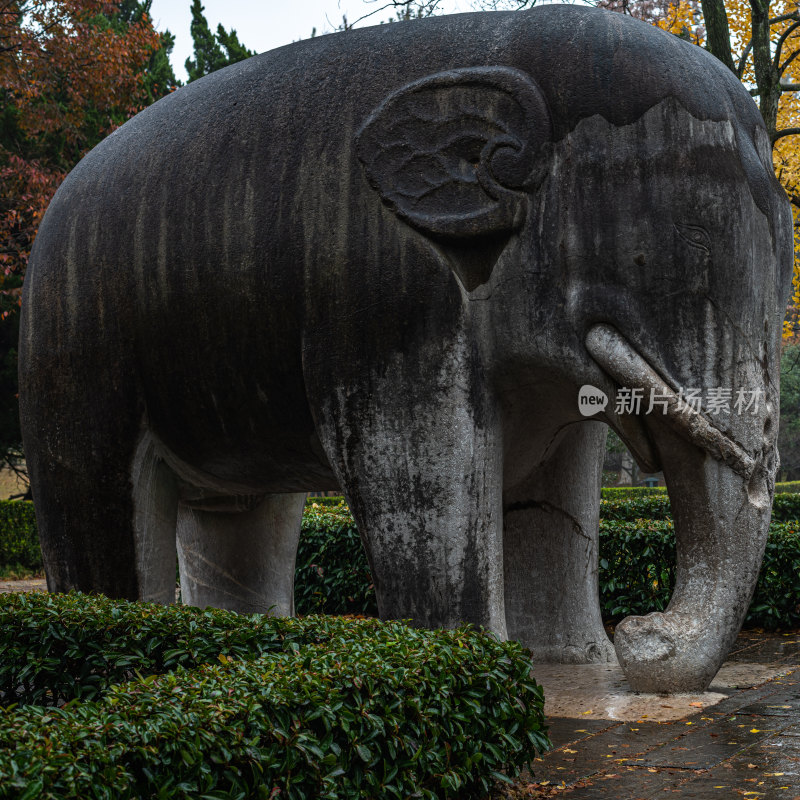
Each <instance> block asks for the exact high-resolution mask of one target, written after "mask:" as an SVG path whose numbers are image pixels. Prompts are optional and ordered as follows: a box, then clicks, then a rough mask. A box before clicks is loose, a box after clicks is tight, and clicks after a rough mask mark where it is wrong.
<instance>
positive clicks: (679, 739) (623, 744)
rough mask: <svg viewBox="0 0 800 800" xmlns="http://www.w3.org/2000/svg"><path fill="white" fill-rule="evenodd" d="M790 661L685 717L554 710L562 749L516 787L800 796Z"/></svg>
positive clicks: (799, 709)
mask: <svg viewBox="0 0 800 800" xmlns="http://www.w3.org/2000/svg"><path fill="white" fill-rule="evenodd" d="M750 644H752V642H751V643H750ZM748 648H749V649H750V652H753V648H750V647H749V645H748ZM780 649H782V648H779V647H775V646H765V647H760V651H759V652H760V655H759V656H758V657H764V658H766V657H769V656H770V654H775V653H776V652H777V653H778V654H779V656H780V657H781V658H782V655H781V654H780V652H779V651H780ZM782 666H783V667H784V669H783V671H782V674H781V675H779V676H778V677H774V678H772V679H771V680H767V681H766V682H764V683H763V684H760V685H758V686H755V687H753V688H747V689H739V688H731V689H729V690H728V691H729V695H728V696H727V697H726V699H725V700H724V701H723V702H724V706H723V703H720V704H718V705H717V706H714V707H712V708H707V709H703V710H701V712H700V713H699V714H693V715H691V716H687V717H685V718H683V719H680V720H671V721H665V722H653V721H650V720H644V721H637V722H614V721H607V722H606V724H605V725H604V722H603V720H600V719H583V720H581V719H563V718H562V719H551V720H549V722H550V723H551V725H552V729H551V731H552V735H551V738H552V740H553V744H554V749H553V750H552V751H551V752H549V753H546V754H545V755H544V756H543V757H541V758H538V759H536V760H535V761H534V763H533V764H532V765H531V766H532V768H533V775H531V774H523V776H521V777H522V779H521V781H520V786H523V787H524V788H523V789H522V790H521V791H520V793H519V794H517V795H513V796H514V797H519V798H551V797H560V796H562V795H563V797H564V798H568V799H569V800H607V799H608V800H610V799H611V798H614V800H657V799H658V798H671V797H676V798H681V800H683V798H686V800H709V799H716V798H721V799H722V798H724V799H725V800H730V799H731V798H733V799H736V800H738V798H742V797H744V798H746V800H760V798H766V800H772V798H775V799H776V800H800V669H797V668H796V671H789V672H788V673H787V672H786V670H785V667H786V663H785V662H783V664H782ZM753 674H758V673H756V672H754V673H753ZM760 674H761V675H764V674H766V673H760ZM661 699H665V698H661ZM671 702H672V698H669V699H668V700H667V704H671ZM721 707H722V708H721Z"/></svg>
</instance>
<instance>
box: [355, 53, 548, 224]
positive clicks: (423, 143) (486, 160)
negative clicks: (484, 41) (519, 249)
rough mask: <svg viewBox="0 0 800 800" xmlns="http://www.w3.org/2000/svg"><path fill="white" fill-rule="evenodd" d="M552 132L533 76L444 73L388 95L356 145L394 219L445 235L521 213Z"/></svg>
mask: <svg viewBox="0 0 800 800" xmlns="http://www.w3.org/2000/svg"><path fill="white" fill-rule="evenodd" d="M551 138H552V126H551V122H550V114H549V112H548V109H547V104H546V102H545V99H544V97H543V95H542V93H541V91H540V89H539V87H538V86H537V85H536V83H535V82H534V81H533V79H532V78H531V77H530V76H529V75H527V74H526V73H524V72H521V71H520V70H516V69H511V68H510V67H472V68H466V69H455V70H450V71H448V72H440V73H438V74H436V75H430V76H428V77H427V78H422V79H421V80H418V81H414V82H413V83H410V84H408V85H407V86H404V87H403V88H402V89H399V90H398V91H396V92H394V93H393V94H391V95H389V97H387V98H386V100H384V101H383V103H381V105H380V106H378V108H376V109H375V111H373V112H372V114H371V115H370V117H369V118H368V119H367V121H366V122H365V123H364V126H363V127H362V129H361V130H360V131H359V133H358V135H357V137H356V141H357V148H358V157H359V158H360V159H361V162H362V163H363V165H364V169H365V171H366V174H367V178H368V179H369V182H370V184H371V185H372V186H373V187H374V188H375V190H376V191H377V192H378V193H379V194H380V196H381V197H382V198H383V201H384V202H385V203H386V204H387V205H388V206H389V207H390V208H392V209H393V210H394V211H395V212H396V213H397V215H398V216H399V217H401V218H402V219H404V220H406V221H407V222H409V223H410V224H412V225H414V226H415V227H417V228H420V229H421V230H423V231H425V232H427V233H431V234H434V235H438V236H444V237H446V238H451V239H466V238H471V237H474V236H486V235H495V236H496V235H498V234H501V233H509V232H511V231H512V230H514V229H516V228H518V227H519V226H520V225H521V224H522V221H523V219H524V211H525V206H526V202H525V194H524V192H523V191H521V190H522V189H523V187H524V185H525V181H526V179H527V178H528V176H529V175H530V173H531V169H532V167H533V161H534V157H535V155H536V153H537V151H538V150H539V148H540V147H541V145H542V144H544V142H546V141H549V140H550V139H551Z"/></svg>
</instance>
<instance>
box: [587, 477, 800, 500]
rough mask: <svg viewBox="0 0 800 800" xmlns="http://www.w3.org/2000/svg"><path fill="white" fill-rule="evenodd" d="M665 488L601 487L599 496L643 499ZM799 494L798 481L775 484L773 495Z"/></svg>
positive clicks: (661, 491)
mask: <svg viewBox="0 0 800 800" xmlns="http://www.w3.org/2000/svg"><path fill="white" fill-rule="evenodd" d="M666 491H667V488H666V486H603V488H602V489H600V496H601V497H603V498H605V499H608V500H612V499H614V498H621V497H643V496H646V495H651V494H663V493H664V492H666ZM797 492H800V481H784V482H782V483H781V482H778V483H776V484H775V494H787V493H788V494H796V493H797Z"/></svg>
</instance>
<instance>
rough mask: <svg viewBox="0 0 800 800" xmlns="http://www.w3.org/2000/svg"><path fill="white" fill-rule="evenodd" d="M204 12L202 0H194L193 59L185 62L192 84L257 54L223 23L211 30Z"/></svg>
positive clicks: (192, 27)
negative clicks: (213, 30) (214, 31)
mask: <svg viewBox="0 0 800 800" xmlns="http://www.w3.org/2000/svg"><path fill="white" fill-rule="evenodd" d="M204 11H205V9H204V8H203V6H202V4H201V2H200V0H192V26H191V33H192V44H193V47H194V58H193V59H191V58H187V59H186V64H185V66H186V72H187V74H188V75H189V82H190V83H191V82H192V81H194V80H197V79H198V78H202V77H203V75H208V74H209V73H211V72H216V71H217V70H218V69H222V68H223V67H227V66H228V65H229V64H235V63H236V62H237V61H244V59H246V58H250V56H253V55H255V52H254V51H252V50H248V49H247V48H246V47H245V46H244V45H243V44H242V43H241V42H240V41H239V37H238V36H237V34H236V31H235V30H233V29H231V30H230V31H226V30H225V28H223V27H222V25H217V32H216V34H214V33H212V32H211V28H209V27H208V20H207V19H206V18H205V14H204V13H203V12H204Z"/></svg>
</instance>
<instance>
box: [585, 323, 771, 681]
mask: <svg viewBox="0 0 800 800" xmlns="http://www.w3.org/2000/svg"><path fill="white" fill-rule="evenodd" d="M587 348H588V349H589V351H590V353H591V354H592V356H593V357H594V358H595V360H596V361H597V362H598V363H599V364H600V365H601V366H603V368H604V369H605V370H606V371H607V372H608V373H609V374H611V376H612V377H613V378H614V379H615V380H616V381H618V382H619V383H620V384H622V385H625V386H628V387H633V386H642V387H644V388H648V387H653V386H655V388H656V390H662V391H664V392H666V393H669V392H670V391H671V390H670V389H669V388H668V387H667V386H666V384H665V383H664V382H663V381H662V380H661V378H660V377H659V376H658V375H657V374H656V373H655V371H654V370H653V369H652V368H651V367H650V366H649V365H648V364H647V362H646V361H645V360H644V359H643V358H642V357H641V356H640V355H639V354H638V353H636V351H635V350H633V348H631V347H630V345H628V344H627V342H625V340H624V339H622V337H621V336H619V334H618V333H616V332H615V331H613V329H610V328H609V327H608V326H600V325H598V326H595V328H593V329H592V330H591V331H590V332H589V336H588V337H587ZM635 380H638V383H634V381H635ZM675 399H676V398H675ZM754 424H758V423H757V422H756V420H755V419H754ZM646 429H647V434H648V436H649V437H650V438H651V439H652V441H653V444H654V449H655V451H656V452H657V454H658V459H659V461H660V463H661V466H662V467H663V470H664V476H665V478H666V482H667V487H668V490H669V495H670V503H671V506H672V513H673V518H674V521H675V537H676V548H677V571H676V585H675V589H674V592H673V595H672V598H671V600H670V603H669V606H668V607H667V609H666V611H665V612H663V613H661V612H656V613H652V614H648V615H646V616H644V617H628V618H627V619H625V620H623V621H622V622H621V623H620V624H619V625H618V626H617V629H616V634H615V640H614V645H615V648H616V651H617V657H618V658H619V661H620V664H621V665H622V668H623V670H624V671H625V675H626V677H627V679H628V682H629V684H630V686H631V688H632V689H633V690H634V691H639V692H662V693H663V692H696V691H704V690H705V689H706V688H707V687H708V685H709V683H710V682H711V681H712V679H713V678H714V676H715V675H716V673H717V671H718V670H719V667H720V665H721V664H722V662H723V661H724V660H725V657H726V656H727V654H728V652H729V651H730V648H731V646H732V644H733V642H734V640H735V638H736V635H737V634H738V632H739V629H740V628H741V625H742V622H743V621H744V618H745V615H746V613H747V609H748V606H749V604H750V599H751V597H752V594H753V589H754V587H755V584H756V581H757V579H758V573H759V569H760V566H761V560H762V558H763V554H764V548H765V545H766V540H767V534H768V530H769V521H770V513H771V503H772V491H773V486H774V475H775V468H776V453H777V450H776V447H775V441H774V436H772V437H771V438H770V440H769V441H766V442H762V444H763V447H762V449H761V452H760V453H758V454H756V455H755V456H753V455H751V454H749V453H748V452H746V451H745V450H744V448H742V447H741V446H739V445H738V444H737V443H736V442H735V441H733V440H732V439H731V438H730V437H728V436H727V435H726V434H725V433H723V432H722V431H720V430H719V429H717V428H715V427H714V426H712V425H711V424H710V423H709V422H708V420H706V419H705V417H703V416H702V415H701V414H699V413H698V412H696V411H692V410H690V409H688V410H687V409H685V408H680V407H679V404H677V405H676V404H675V403H671V401H669V402H668V403H667V406H666V409H665V413H664V414H663V415H660V414H657V415H651V416H647V417H646Z"/></svg>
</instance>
